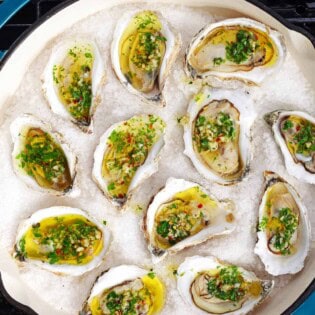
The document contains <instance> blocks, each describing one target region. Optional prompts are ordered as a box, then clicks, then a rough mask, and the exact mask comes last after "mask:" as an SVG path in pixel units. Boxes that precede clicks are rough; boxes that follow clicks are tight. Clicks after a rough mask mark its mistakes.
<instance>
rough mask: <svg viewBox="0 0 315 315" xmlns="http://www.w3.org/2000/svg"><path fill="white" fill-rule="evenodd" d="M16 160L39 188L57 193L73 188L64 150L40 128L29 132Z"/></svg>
mask: <svg viewBox="0 0 315 315" xmlns="http://www.w3.org/2000/svg"><path fill="white" fill-rule="evenodd" d="M16 159H18V160H19V167H20V168H22V169H23V170H24V171H25V172H26V173H27V174H28V175H29V176H32V177H33V178H34V179H35V180H36V182H37V183H38V185H39V186H41V187H44V188H50V189H54V190H57V191H64V190H67V189H69V188H71V185H72V179H71V175H70V170H69V166H68V161H67V159H66V156H65V154H64V152H63V150H62V148H61V147H60V146H59V144H57V143H56V142H55V141H54V140H53V138H52V137H51V136H50V135H49V134H48V133H47V132H45V131H43V130H41V129H40V128H30V129H29V130H28V131H27V133H26V135H25V141H24V148H23V149H22V151H21V152H20V153H19V154H18V155H17V156H16Z"/></svg>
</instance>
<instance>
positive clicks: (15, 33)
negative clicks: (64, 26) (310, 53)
mask: <svg viewBox="0 0 315 315" xmlns="http://www.w3.org/2000/svg"><path fill="white" fill-rule="evenodd" d="M6 1H10V0H6ZM104 1H106V0H104ZM2 2H3V0H0V7H1V3H2ZM62 2H65V1H64V0H31V1H30V2H29V3H28V4H26V5H25V6H24V7H23V8H22V9H20V11H19V12H18V13H16V14H15V15H14V16H13V17H12V18H11V19H10V20H9V21H8V22H7V23H6V24H5V25H4V27H3V28H2V29H1V30H0V39H1V40H0V51H7V50H8V49H9V48H10V47H11V45H12V44H13V43H14V41H15V40H16V39H17V38H18V37H19V36H20V35H21V34H22V33H23V32H24V31H25V30H27V29H28V28H29V27H30V26H31V25H32V24H33V23H35V22H36V21H37V20H38V19H39V18H40V17H42V16H43V15H45V14H46V13H47V12H49V11H50V10H51V9H53V8H55V7H56V6H58V5H60V4H62ZM249 2H252V3H254V4H258V5H260V6H263V8H265V9H266V8H268V9H270V10H272V11H273V12H276V13H277V14H278V15H280V16H281V17H282V18H284V19H285V20H286V21H287V22H291V23H292V24H293V25H295V26H298V27H301V28H302V29H304V30H305V31H307V32H308V33H309V34H310V35H313V37H312V36H310V37H312V38H310V39H311V40H312V42H313V44H314V45H315V40H314V38H315V1H303V0H285V1H274V0H260V1H258V0H249ZM0 280H1V279H0ZM1 291H3V292H5V291H4V290H3V288H2V287H1V281H0V315H26V314H27V315H28V314H32V313H31V312H29V311H27V312H24V311H21V310H19V309H18V308H16V307H15V306H12V305H11V304H10V303H14V305H16V303H15V302H14V301H12V300H11V299H10V298H9V297H8V296H7V294H4V295H3V294H1ZM7 299H8V300H10V303H9V302H8V301H7ZM19 307H21V306H19Z"/></svg>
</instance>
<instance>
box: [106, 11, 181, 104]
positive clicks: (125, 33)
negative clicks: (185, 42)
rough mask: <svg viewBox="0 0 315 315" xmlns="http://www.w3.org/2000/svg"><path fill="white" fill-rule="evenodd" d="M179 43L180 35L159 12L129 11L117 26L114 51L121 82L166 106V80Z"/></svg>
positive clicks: (113, 45)
mask: <svg viewBox="0 0 315 315" xmlns="http://www.w3.org/2000/svg"><path fill="white" fill-rule="evenodd" d="M180 43H181V40H180V36H179V35H178V34H175V33H174V31H173V30H172V28H171V27H170V26H169V24H168V23H167V22H166V21H165V19H164V18H163V17H162V16H161V15H160V14H159V13H157V12H154V11H140V12H128V13H127V14H125V15H124V16H123V17H122V18H121V20H120V21H118V23H117V26H116V30H115V32H114V36H113V42H112V48H111V58H112V65H113V68H114V70H115V72H116V75H117V77H118V79H119V80H120V82H121V83H122V84H123V85H124V86H126V88H127V89H128V90H129V91H130V92H131V93H134V94H137V95H139V96H141V97H142V98H143V99H145V100H148V101H152V102H162V103H163V99H162V91H163V88H164V84H165V80H166V77H167V76H168V74H169V71H170V69H171V66H172V64H173V62H174V61H175V59H176V57H177V55H178V52H179V48H180Z"/></svg>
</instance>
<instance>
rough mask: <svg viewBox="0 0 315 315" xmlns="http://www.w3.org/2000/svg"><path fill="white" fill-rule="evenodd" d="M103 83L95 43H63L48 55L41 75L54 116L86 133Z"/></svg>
mask: <svg viewBox="0 0 315 315" xmlns="http://www.w3.org/2000/svg"><path fill="white" fill-rule="evenodd" d="M104 79H105V73H104V63H103V60H102V57H101V54H100V52H99V50H98V47H97V45H96V43H95V42H94V41H92V40H87V39H75V40H66V41H64V42H62V43H60V44H59V45H58V46H56V47H55V48H54V49H53V51H52V53H51V56H50V59H49V61H48V64H47V66H46V69H45V71H44V74H43V90H44V94H45V96H46V98H47V101H48V103H49V105H50V107H51V110H52V111H53V112H54V113H56V114H57V115H60V116H62V117H63V118H65V119H67V120H71V121H72V122H73V123H75V124H76V125H78V127H80V128H81V129H82V130H83V131H90V130H91V128H92V127H91V122H92V118H93V114H94V112H95V109H96V106H97V105H98V104H99V103H100V96H99V93H98V89H99V87H100V85H101V84H102V82H103V81H104Z"/></svg>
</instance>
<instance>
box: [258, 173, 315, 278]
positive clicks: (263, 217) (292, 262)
mask: <svg viewBox="0 0 315 315" xmlns="http://www.w3.org/2000/svg"><path fill="white" fill-rule="evenodd" d="M264 176H265V191H264V195H263V198H262V201H261V204H260V207H259V225H258V232H257V235H258V242H257V244H256V247H255V253H256V254H257V255H258V256H259V257H260V259H261V260H262V262H263V263H264V265H265V268H266V270H267V271H268V272H269V273H270V274H272V275H275V276H277V275H282V274H287V273H290V274H294V273H297V272H299V271H300V270H301V269H302V268H303V266H304V260H305V258H306V256H307V254H308V251H309V247H310V235H311V227H310V222H309V219H308V215H307V209H306V208H305V206H304V205H303V203H302V201H301V199H300V197H299V196H298V194H297V192H296V191H295V190H294V189H293V187H292V186H291V185H289V184H288V183H287V182H286V181H285V180H283V179H282V178H281V177H280V176H278V175H277V174H275V173H273V172H269V171H265V172H264Z"/></svg>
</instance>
